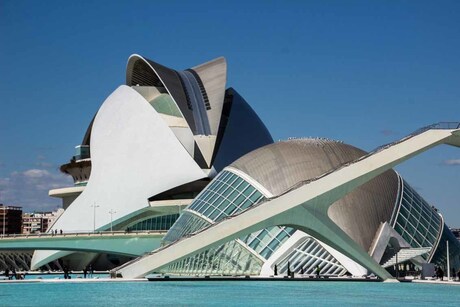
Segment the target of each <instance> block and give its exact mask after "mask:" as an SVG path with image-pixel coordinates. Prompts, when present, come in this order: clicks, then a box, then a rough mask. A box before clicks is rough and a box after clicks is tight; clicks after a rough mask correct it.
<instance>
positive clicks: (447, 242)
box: [446, 240, 450, 281]
mask: <svg viewBox="0 0 460 307" xmlns="http://www.w3.org/2000/svg"><path fill="white" fill-rule="evenodd" d="M446 249H447V255H446V256H447V281H450V259H449V258H450V257H449V241H448V240H447V241H446Z"/></svg>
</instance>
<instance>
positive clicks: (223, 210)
mask: <svg viewBox="0 0 460 307" xmlns="http://www.w3.org/2000/svg"><path fill="white" fill-rule="evenodd" d="M262 199H264V197H263V195H262V193H260V192H259V191H258V190H256V189H255V188H254V187H253V186H252V185H250V184H249V183H248V182H247V181H245V180H244V179H243V178H241V177H239V176H238V175H236V174H234V173H232V172H229V171H223V172H221V173H220V174H219V175H218V176H217V177H216V178H214V180H213V181H212V182H211V184H210V185H208V186H207V187H206V189H205V190H204V191H203V192H202V193H201V194H200V195H198V197H197V198H196V199H195V200H194V201H193V202H192V203H191V204H190V207H189V208H188V209H190V210H193V211H196V212H198V213H200V214H202V215H204V216H206V217H207V218H209V219H210V220H212V221H213V222H218V221H220V220H222V219H223V218H226V217H228V216H230V215H233V214H235V213H239V212H241V211H243V210H244V209H246V208H249V207H251V206H252V205H254V204H256V203H258V202H260V201H261V200H262Z"/></svg>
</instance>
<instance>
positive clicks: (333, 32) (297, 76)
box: [0, 0, 460, 226]
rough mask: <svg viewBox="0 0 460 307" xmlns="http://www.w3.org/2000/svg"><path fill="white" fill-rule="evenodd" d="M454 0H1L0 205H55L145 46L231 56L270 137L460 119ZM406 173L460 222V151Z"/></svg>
mask: <svg viewBox="0 0 460 307" xmlns="http://www.w3.org/2000/svg"><path fill="white" fill-rule="evenodd" d="M458 16H460V2H459V1H241V2H238V1H222V2H219V1H94V2H92V1H72V2H70V1H67V2H64V1H18V0H14V1H7V0H2V1H0V72H1V73H0V106H1V108H0V202H5V203H7V204H15V205H20V206H23V207H24V209H25V210H47V209H54V208H56V207H57V206H58V205H59V201H58V200H54V199H50V198H49V197H48V196H47V191H48V189H50V188H56V187H62V186H65V185H67V184H70V183H71V180H70V179H69V178H66V177H65V176H63V175H62V174H60V173H59V171H58V167H59V165H60V164H63V163H65V162H67V161H68V160H69V158H70V157H71V156H72V155H73V151H74V149H73V148H74V146H75V145H78V144H79V143H80V142H81V139H82V138H83V135H84V132H85V130H86V128H87V125H88V124H89V122H90V120H91V118H92V116H93V115H94V113H95V112H96V111H97V109H98V108H99V106H100V105H101V103H102V102H103V101H104V99H105V98H106V97H107V96H108V95H109V94H110V93H111V92H112V91H113V90H114V89H115V88H116V87H117V86H118V85H120V84H123V83H124V81H125V66H126V61H127V59H128V57H129V55H131V54H132V53H138V54H141V55H144V56H146V57H148V58H151V59H153V60H155V61H157V62H159V63H162V64H164V65H167V66H170V67H173V68H176V69H183V68H188V67H192V66H195V65H196V64H199V63H202V62H205V61H208V60H210V59H213V58H216V57H218V56H225V57H226V59H227V62H228V67H229V69H228V83H227V85H228V86H232V87H234V88H236V89H237V90H238V91H239V92H240V93H241V94H242V95H243V96H244V97H245V98H246V100H247V101H248V102H249V103H250V104H251V106H252V107H253V108H254V109H255V110H256V112H257V113H258V114H259V115H260V117H261V118H262V120H263V121H264V122H265V123H266V125H267V127H268V128H269V130H270V131H271V133H272V135H273V136H274V138H275V139H284V138H287V137H293V136H297V137H301V136H320V137H328V138H332V139H339V140H343V141H344V142H346V143H349V144H352V145H354V146H357V147H360V148H363V149H365V150H371V149H373V148H375V147H376V146H378V145H381V144H384V143H388V142H390V141H392V140H396V139H399V138H401V137H403V136H404V135H406V134H408V133H410V132H412V131H414V130H416V129H417V128H420V127H422V126H425V125H428V124H431V123H434V122H439V121H460V74H459V72H460V60H459V58H460V57H459V55H460V18H459V17H458ZM397 170H398V171H399V172H400V173H401V174H402V175H403V176H404V177H405V178H406V179H407V181H408V182H409V183H410V184H411V185H412V186H414V187H415V188H416V189H417V190H418V191H419V193H420V194H421V195H422V196H424V198H425V199H427V200H428V201H429V202H430V203H431V204H433V205H435V206H437V207H438V208H440V209H441V211H442V212H443V214H444V216H445V217H446V221H447V223H448V224H449V225H452V226H460V200H459V199H460V198H459V194H458V190H459V186H460V149H458V148H450V147H447V146H441V147H439V148H436V149H433V150H432V151H429V152H427V153H424V154H423V155H421V156H418V157H416V158H414V159H413V160H410V161H408V162H405V163H404V164H402V165H401V166H398V167H397Z"/></svg>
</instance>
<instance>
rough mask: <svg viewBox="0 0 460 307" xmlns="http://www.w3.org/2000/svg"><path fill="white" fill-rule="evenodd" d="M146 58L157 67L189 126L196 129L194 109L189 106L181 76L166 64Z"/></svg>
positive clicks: (154, 67) (156, 69)
mask: <svg viewBox="0 0 460 307" xmlns="http://www.w3.org/2000/svg"><path fill="white" fill-rule="evenodd" d="M146 60H147V62H148V63H149V64H150V65H151V66H152V67H153V69H155V71H156V72H157V74H158V75H159V76H160V78H161V80H162V81H163V84H164V85H165V87H166V89H167V90H168V91H169V93H170V94H171V96H172V97H173V98H174V100H175V101H176V103H177V105H178V106H179V109H180V111H181V112H182V114H183V115H184V117H185V119H186V120H187V123H188V125H189V127H190V128H191V129H192V131H194V130H195V121H194V119H193V114H192V110H191V109H190V108H189V106H188V102H187V97H186V95H185V92H184V88H183V86H182V83H181V80H180V78H179V76H178V75H177V72H176V71H174V70H173V69H170V68H168V67H166V66H163V65H161V64H158V63H155V62H154V61H151V60H149V59H146Z"/></svg>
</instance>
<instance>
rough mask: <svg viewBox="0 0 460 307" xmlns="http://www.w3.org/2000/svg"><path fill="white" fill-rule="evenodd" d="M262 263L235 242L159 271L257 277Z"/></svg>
mask: <svg viewBox="0 0 460 307" xmlns="http://www.w3.org/2000/svg"><path fill="white" fill-rule="evenodd" d="M262 265H263V261H262V260H260V259H259V258H257V257H256V256H255V255H254V254H252V253H250V252H249V251H248V250H247V249H246V248H245V247H243V245H241V244H240V243H239V242H238V241H237V240H233V241H230V242H227V243H225V244H223V245H220V246H218V247H215V248H211V249H209V250H206V251H204V252H201V253H198V254H196V255H193V256H191V257H188V258H185V259H183V260H181V261H178V262H175V263H173V264H171V265H169V266H167V267H166V268H164V269H162V270H160V271H161V272H165V273H175V274H181V275H257V274H259V273H260V270H261V269H262Z"/></svg>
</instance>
